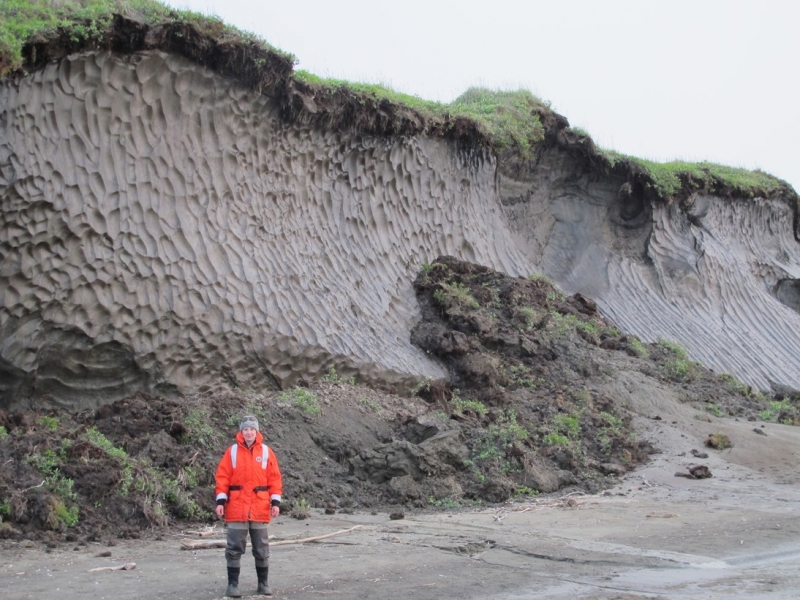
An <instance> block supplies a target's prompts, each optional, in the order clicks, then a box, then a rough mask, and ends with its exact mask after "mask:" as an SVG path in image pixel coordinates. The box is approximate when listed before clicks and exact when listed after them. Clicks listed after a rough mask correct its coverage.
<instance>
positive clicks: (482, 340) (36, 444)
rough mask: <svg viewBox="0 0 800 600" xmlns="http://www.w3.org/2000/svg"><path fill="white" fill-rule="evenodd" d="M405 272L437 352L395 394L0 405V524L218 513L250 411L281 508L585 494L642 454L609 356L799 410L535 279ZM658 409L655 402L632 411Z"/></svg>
mask: <svg viewBox="0 0 800 600" xmlns="http://www.w3.org/2000/svg"><path fill="white" fill-rule="evenodd" d="M415 286H416V289H417V292H418V297H419V301H420V304H421V307H422V314H423V319H422V321H421V322H420V323H419V324H418V325H417V326H416V327H415V329H414V331H413V332H412V334H411V335H412V340H413V341H414V342H415V343H416V344H417V345H419V346H420V347H421V348H422V349H424V350H425V351H427V352H429V353H430V354H432V355H434V356H436V357H437V358H439V359H440V360H442V361H443V363H444V364H446V365H447V367H448V369H449V372H450V382H449V383H448V382H442V381H428V382H425V383H424V385H422V386H421V387H420V390H419V393H418V395H417V396H414V397H400V396H396V395H392V394H387V393H384V392H378V391H375V390H371V389H369V388H365V387H360V386H356V385H353V384H352V382H347V381H342V380H341V378H339V377H338V376H337V375H336V373H333V372H332V373H330V374H329V375H328V377H326V378H325V380H324V381H321V382H317V383H316V384H313V385H311V386H309V387H297V388H293V389H290V390H286V391H283V392H274V393H270V394H266V395H265V394H258V393H253V392H245V391H242V390H238V389H236V390H221V391H218V392H215V393H209V394H204V395H197V396H191V397H186V398H180V399H165V398H161V397H150V396H147V395H145V394H136V395H134V396H131V397H129V398H127V399H125V400H121V401H118V402H115V403H114V404H110V405H107V406H104V407H102V408H100V409H98V410H97V411H95V412H93V413H81V414H56V413H52V412H50V413H20V414H11V415H9V414H5V413H0V517H1V518H2V522H0V536H3V537H12V538H20V537H40V538H43V539H46V540H49V541H53V542H56V541H59V540H63V541H71V542H72V541H76V540H84V541H91V540H96V539H105V540H111V539H114V538H117V537H122V538H125V537H138V536H140V535H141V534H142V532H143V531H152V532H157V531H159V530H160V529H161V528H163V527H166V526H168V525H176V524H178V525H180V524H189V523H193V522H195V523H207V522H211V521H213V517H212V510H213V506H214V492H213V481H214V471H215V469H216V465H217V462H218V460H219V458H220V456H221V455H222V453H223V451H224V449H225V447H226V446H227V445H229V444H230V443H232V440H233V435H234V433H235V432H236V429H237V424H238V422H239V419H240V418H241V416H242V415H243V414H248V413H254V414H256V415H257V416H258V417H259V420H260V422H261V423H262V431H263V433H264V435H265V439H266V440H267V442H268V443H269V444H270V446H271V447H272V448H273V450H274V451H275V453H276V455H277V457H278V459H279V461H280V464H281V467H282V471H283V475H284V498H285V502H284V512H290V513H292V514H293V515H294V516H296V517H298V518H300V517H303V516H304V515H305V514H307V509H308V507H309V506H316V507H320V508H326V509H328V510H330V511H348V510H353V509H356V508H361V509H365V508H366V509H370V508H378V507H381V508H384V509H385V508H387V507H397V508H401V509H421V508H435V507H455V506H463V505H467V504H474V503H494V502H502V501H505V500H507V499H509V498H511V497H514V496H517V495H521V494H535V493H539V492H553V491H555V490H558V489H562V488H564V487H573V488H574V487H579V488H580V489H583V490H585V491H590V492H591V491H597V490H599V489H602V488H604V487H607V486H610V485H611V484H612V483H613V482H614V481H616V477H617V476H619V475H621V474H623V473H625V472H626V471H628V470H631V469H633V468H634V467H635V466H636V465H638V464H640V463H642V462H643V461H645V460H647V456H648V453H649V452H651V448H650V446H649V445H648V444H647V443H644V442H641V441H639V440H637V438H636V434H635V432H634V431H633V428H632V415H631V414H630V413H629V411H628V410H627V409H626V408H625V407H624V406H622V405H621V402H620V401H619V400H618V399H617V398H614V397H612V396H611V395H609V394H608V392H604V391H603V389H606V390H607V389H609V387H608V386H607V385H606V384H607V382H609V381H613V379H614V377H615V374H616V373H619V372H621V371H623V370H624V371H638V372H640V373H642V374H644V375H645V376H647V377H650V378H652V379H654V380H657V381H658V382H659V385H663V386H666V387H669V388H671V389H674V390H675V391H677V392H678V394H679V396H680V397H681V398H683V399H684V400H685V401H686V402H690V403H692V404H693V405H695V406H696V407H697V410H698V414H697V416H698V417H699V418H708V417H707V416H706V415H707V414H709V413H710V414H713V415H717V416H719V415H732V416H736V417H737V418H739V419H742V420H744V419H751V420H755V419H757V418H765V419H770V420H779V421H781V422H786V423H797V422H798V403H799V402H800V398H798V396H797V395H793V393H792V392H790V391H787V393H785V394H782V395H780V396H779V397H773V398H769V397H766V396H763V395H760V394H754V393H752V391H751V390H749V389H747V388H746V387H745V386H742V385H741V384H739V383H738V382H736V381H735V380H734V379H732V378H730V377H727V376H717V375H715V374H714V373H712V372H710V371H708V370H706V369H704V368H702V367H701V366H700V365H698V364H696V363H692V362H691V361H688V360H687V359H685V357H684V356H683V355H682V351H681V350H680V348H676V347H674V346H672V345H670V344H668V343H666V342H663V343H659V344H654V345H644V344H641V343H640V342H639V341H638V340H637V339H636V338H633V337H629V336H625V335H623V334H621V333H620V332H618V331H617V330H616V329H615V327H614V326H613V325H612V324H611V323H609V322H607V321H606V320H604V319H603V318H602V317H600V316H599V315H598V314H597V311H596V307H595V306H594V303H593V302H592V301H591V300H590V299H588V298H585V297H582V296H579V295H576V296H572V297H566V296H564V295H563V294H562V293H561V292H559V291H558V290H557V289H556V288H554V287H553V286H552V285H551V284H550V283H549V282H548V281H547V280H545V279H541V278H539V279H526V278H511V277H508V276H505V275H502V274H499V273H497V272H494V271H491V270H490V269H487V268H484V267H480V266H477V265H473V264H469V263H465V262H461V261H458V260H456V259H453V258H448V257H444V258H440V259H439V260H437V261H436V262H435V263H434V264H432V265H426V267H425V269H424V270H423V272H422V273H421V274H420V275H419V277H418V278H417V281H416V282H415ZM645 416H649V417H654V415H645Z"/></svg>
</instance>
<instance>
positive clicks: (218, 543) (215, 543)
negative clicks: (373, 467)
mask: <svg viewBox="0 0 800 600" xmlns="http://www.w3.org/2000/svg"><path fill="white" fill-rule="evenodd" d="M361 527H362V526H361V525H356V526H355V527H351V528H350V529H342V530H341V531H334V532H333V533H326V534H325V535H317V536H314V537H309V538H303V539H300V540H281V541H280V542H270V546H288V545H289V544H305V543H306V542H316V541H317V540H324V539H325V538H329V537H333V536H335V535H341V534H343V533H350V532H351V531H354V530H356V529H360V528H361ZM226 545H227V542H226V541H225V540H182V541H181V549H182V550H205V549H208V548H224V547H225V546H226Z"/></svg>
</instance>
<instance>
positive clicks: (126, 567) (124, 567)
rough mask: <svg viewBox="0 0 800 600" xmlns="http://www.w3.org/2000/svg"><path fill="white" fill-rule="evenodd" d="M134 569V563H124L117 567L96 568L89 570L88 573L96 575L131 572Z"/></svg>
mask: <svg viewBox="0 0 800 600" xmlns="http://www.w3.org/2000/svg"><path fill="white" fill-rule="evenodd" d="M135 568H136V563H125V564H124V565H119V566H117V567H97V568H96V569H89V573H97V572H98V571H131V570H133V569H135Z"/></svg>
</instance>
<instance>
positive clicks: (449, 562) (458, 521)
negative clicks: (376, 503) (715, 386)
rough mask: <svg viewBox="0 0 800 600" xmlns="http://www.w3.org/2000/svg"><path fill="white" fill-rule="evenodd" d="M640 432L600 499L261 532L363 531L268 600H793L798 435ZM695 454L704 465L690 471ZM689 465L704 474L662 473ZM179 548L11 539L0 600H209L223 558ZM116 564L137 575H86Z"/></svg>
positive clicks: (648, 427)
mask: <svg viewBox="0 0 800 600" xmlns="http://www.w3.org/2000/svg"><path fill="white" fill-rule="evenodd" d="M684 408H685V410H683V409H684ZM637 428H638V430H639V431H640V432H641V435H642V436H644V437H648V438H649V439H651V440H652V441H653V443H654V444H655V445H656V446H657V447H658V448H659V449H660V453H658V454H656V455H654V457H653V460H652V461H651V462H650V463H649V464H647V465H646V466H644V467H643V468H640V469H639V470H637V471H634V472H631V473H630V474H628V475H627V476H626V477H625V478H624V479H623V480H622V481H621V483H620V484H619V485H618V486H616V487H615V488H613V489H611V490H607V491H605V492H603V493H601V494H598V495H592V496H589V495H584V494H581V493H579V492H578V493H572V494H570V495H568V496H566V495H564V494H560V495H553V496H550V497H544V496H541V497H537V498H532V499H528V500H526V501H520V502H515V503H509V504H506V505H503V506H493V507H487V506H476V507H462V508H458V509H454V510H452V511H438V512H428V513H421V514H406V515H405V518H403V519H400V520H391V519H390V518H389V515H388V514H386V513H379V514H373V513H369V512H364V513H359V512H358V511H354V514H335V515H324V514H323V513H322V511H319V510H315V511H313V512H312V516H311V518H310V519H308V520H305V521H298V520H295V519H291V518H285V517H283V518H280V519H278V521H277V522H276V523H275V524H274V525H273V526H272V527H271V534H272V535H274V536H275V541H277V540H290V539H299V538H305V537H312V536H318V535H324V534H327V533H332V532H335V531H339V530H343V529H348V528H351V527H354V526H356V525H360V526H361V527H359V528H358V529H355V530H353V531H351V532H349V533H346V534H341V535H338V536H334V537H331V538H327V539H325V540H321V541H319V542H312V543H306V544H298V545H285V546H280V547H275V548H273V550H272V557H271V574H270V583H271V586H272V589H273V591H274V597H275V598H298V599H299V598H321V597H328V596H330V597H339V598H394V597H401V596H402V597H405V598H414V599H420V600H424V599H434V598H501V599H506V600H513V599H522V598H553V599H556V598H756V597H770V598H792V597H796V593H797V592H796V591H797V589H798V585H799V584H800V575H798V574H797V565H798V561H800V511H798V508H799V507H800V486H798V473H797V470H796V467H794V465H796V464H797V459H798V457H800V431H798V429H797V428H793V427H788V426H783V425H775V424H768V425H765V426H764V427H763V428H762V427H761V424H756V423H753V422H743V421H736V420H734V419H716V418H713V419H712V421H711V422H709V421H705V420H700V419H696V418H694V417H693V415H692V414H691V408H690V407H688V406H686V407H678V409H677V412H675V413H673V414H671V415H669V416H665V417H662V419H659V420H656V419H653V418H652V417H650V418H647V417H641V418H640V419H639V422H638V424H637ZM756 428H758V429H762V431H763V432H764V433H765V434H766V435H761V434H757V433H756V432H755V431H754V429H756ZM711 430H713V431H718V432H724V433H726V434H727V435H729V436H730V437H731V439H732V441H733V442H734V446H733V448H731V449H728V450H724V451H721V452H720V451H715V450H712V449H708V448H705V447H704V446H703V440H704V439H705V437H706V436H707V434H708V431H711ZM692 450H697V451H698V453H700V452H707V453H708V454H709V456H708V458H707V459H702V460H701V459H698V458H697V457H695V456H693V455H692V453H691V451H692ZM697 463H703V464H706V465H707V466H708V467H709V468H710V470H711V472H712V474H713V476H712V477H711V478H709V479H701V480H694V479H687V478H684V477H676V476H675V473H676V472H681V471H686V469H687V467H688V466H689V465H691V464H697ZM220 533H222V532H221V531H220ZM215 537H222V536H221V535H220V536H215ZM181 539H182V537H181V536H180V532H178V531H173V532H172V533H171V534H170V535H165V536H163V537H162V539H161V540H145V539H141V540H123V541H115V542H113V544H114V545H111V546H109V545H108V544H109V541H108V540H105V541H103V542H98V543H90V544H88V545H76V546H75V547H74V548H73V547H71V546H70V545H68V544H67V545H63V544H61V545H59V546H58V547H54V548H46V547H44V546H42V545H41V544H38V543H34V542H28V541H24V540H23V541H22V542H10V541H9V542H6V543H5V546H4V547H3V553H2V556H3V558H2V565H1V566H0V587H1V588H2V589H3V590H4V593H3V597H7V598H47V597H59V598H66V599H70V598H78V597H85V596H86V595H92V596H93V597H96V598H115V599H127V598H131V599H133V598H145V597H150V598H155V597H160V598H167V597H169V598H173V599H175V600H178V599H214V598H222V597H223V596H222V594H223V592H224V589H225V568H224V558H223V556H222V554H223V550H221V549H208V550H196V551H191V550H190V551H186V550H181V548H180V541H181ZM101 553H110V556H98V555H100V554H101ZM247 558H248V559H247V560H243V569H242V579H241V584H240V588H241V590H242V591H243V593H244V594H245V596H247V594H248V593H254V592H255V587H256V580H255V571H254V569H252V568H251V566H250V560H249V556H248V557H247ZM128 562H135V563H136V565H137V566H136V568H135V569H134V570H130V571H106V572H89V569H93V568H97V567H104V566H118V565H122V564H124V563H128Z"/></svg>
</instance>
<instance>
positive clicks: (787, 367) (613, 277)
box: [500, 151, 800, 390]
mask: <svg viewBox="0 0 800 600" xmlns="http://www.w3.org/2000/svg"><path fill="white" fill-rule="evenodd" d="M500 182H501V184H500V188H501V195H502V201H503V203H504V204H505V205H506V210H507V212H508V214H509V217H510V221H511V223H512V227H513V228H514V229H515V230H516V231H518V232H519V234H520V235H521V236H523V237H524V238H525V241H524V244H523V247H524V249H525V250H526V251H528V253H529V259H530V260H531V262H533V263H535V264H536V268H537V269H538V270H541V271H542V272H544V273H546V274H547V275H549V276H550V277H552V278H553V279H554V280H555V281H557V282H558V283H559V284H560V285H561V286H562V288H563V289H564V290H565V291H568V292H573V293H574V292H580V293H582V294H584V295H587V296H590V297H592V298H594V299H595V300H596V301H597V303H598V306H599V307H600V308H601V310H602V312H603V313H604V314H605V315H606V316H609V317H610V318H612V319H613V320H614V321H615V322H616V323H617V324H618V325H619V326H620V328H621V329H623V330H624V331H628V332H630V333H633V334H636V335H638V336H640V337H641V338H642V339H643V340H644V341H647V342H655V341H657V339H658V338H664V339H667V340H670V341H674V342H677V343H678V344H680V345H681V346H683V347H684V348H685V349H686V350H687V352H688V354H689V356H690V357H691V358H692V359H694V360H697V361H699V362H702V363H703V364H705V365H706V366H708V367H709V368H711V369H713V370H715V371H717V372H718V373H724V372H727V373H732V374H734V375H735V376H736V377H737V378H739V379H741V380H742V381H744V382H746V383H748V384H750V385H753V386H755V387H757V388H760V389H766V390H768V389H770V388H771V387H772V385H773V384H775V383H778V384H782V385H788V386H791V387H794V388H800V311H798V307H800V302H799V301H798V298H799V297H798V289H799V288H798V280H800V244H798V242H797V239H796V238H795V234H794V223H795V208H794V207H793V206H792V204H791V202H790V201H786V200H780V199H777V200H765V199H760V198H756V199H754V200H733V199H728V198H720V197H715V196H707V195H699V194H696V195H694V196H691V197H690V198H689V199H688V200H687V201H686V202H682V203H679V202H673V203H670V204H665V203H650V202H646V201H644V200H642V199H641V198H637V197H636V196H635V194H633V193H632V191H631V189H630V186H629V185H627V184H626V182H625V181H624V180H619V179H614V178H613V177H604V178H598V177H597V176H593V175H592V174H591V173H590V172H589V171H587V170H586V169H585V168H583V167H582V166H581V164H580V163H579V162H577V161H575V160H574V159H572V158H570V157H569V156H568V155H567V154H566V153H564V152H559V151H554V152H552V153H551V154H550V155H548V156H546V157H545V158H544V160H543V163H542V164H541V168H540V169H539V170H538V171H536V172H534V173H532V174H529V175H528V176H526V177H518V178H514V177H509V176H508V175H505V176H504V175H501V176H500ZM531 224H534V225H533V227H532V226H531Z"/></svg>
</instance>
